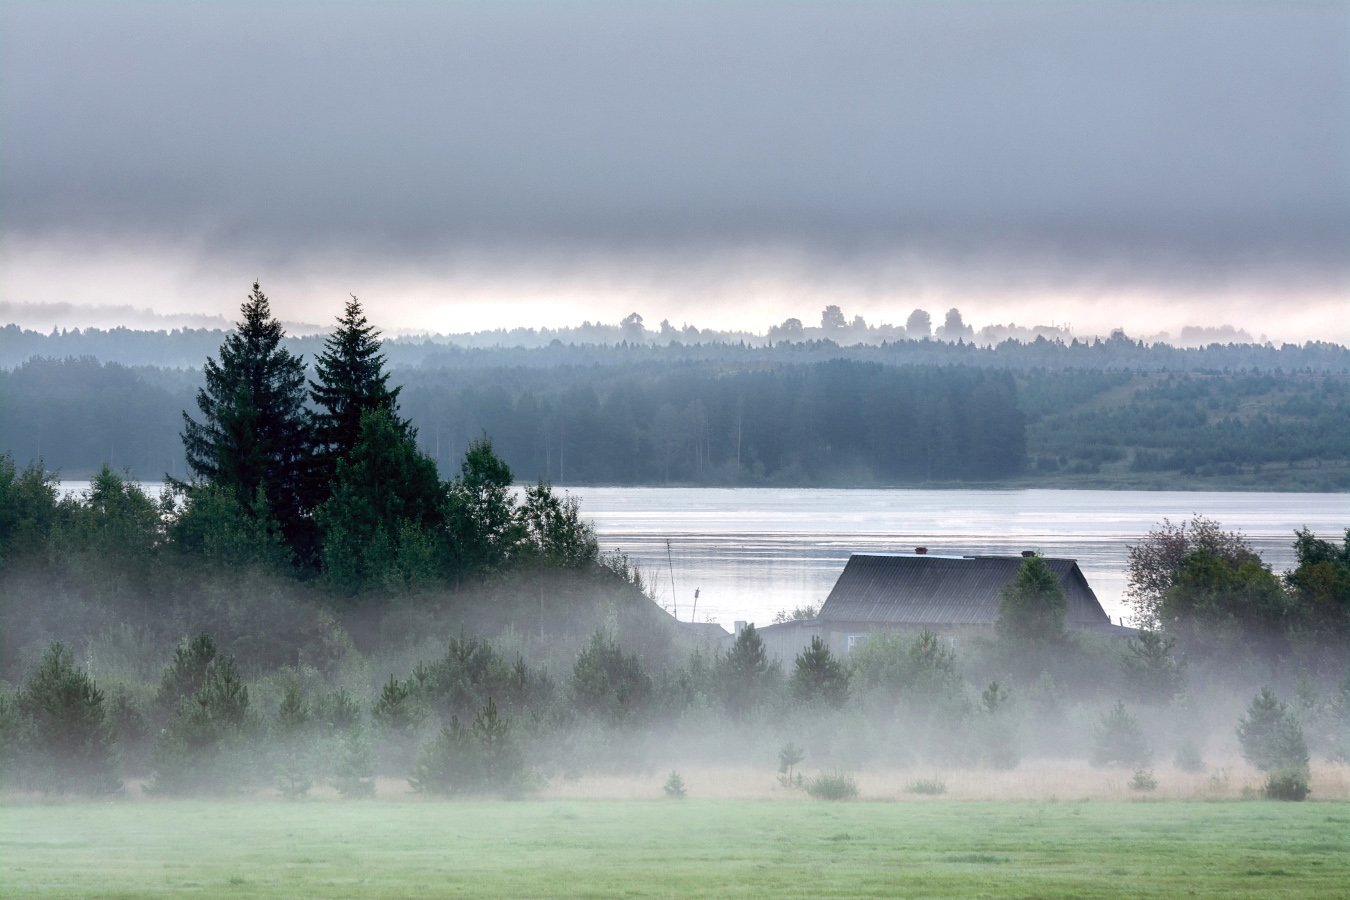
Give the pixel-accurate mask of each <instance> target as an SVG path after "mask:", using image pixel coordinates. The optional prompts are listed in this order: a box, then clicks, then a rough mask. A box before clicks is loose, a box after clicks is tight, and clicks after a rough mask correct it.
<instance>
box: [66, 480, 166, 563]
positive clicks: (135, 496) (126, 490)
mask: <svg viewBox="0 0 1350 900" xmlns="http://www.w3.org/2000/svg"><path fill="white" fill-rule="evenodd" d="M161 511H162V510H161V508H160V506H159V504H157V503H156V502H155V501H154V500H151V499H150V498H149V497H147V496H146V495H145V492H144V491H142V490H141V488H140V485H138V484H135V483H134V482H129V481H127V480H125V479H124V478H122V476H121V475H118V474H117V473H116V472H114V471H112V470H111V469H109V468H108V467H107V466H104V467H103V468H102V469H100V470H99V473H98V474H97V475H96V476H95V477H94V479H93V481H91V482H90V484H89V489H88V490H87V491H85V492H84V495H83V496H82V497H80V498H78V499H76V498H71V497H67V498H65V499H63V500H62V501H61V512H62V516H61V523H60V525H59V526H58V527H57V529H56V532H55V535H54V538H55V540H56V542H57V547H58V550H59V552H60V553H61V554H63V555H65V556H69V557H87V558H89V559H90V561H91V562H93V563H94V564H96V565H100V566H102V567H104V574H105V578H113V579H115V580H116V586H117V587H119V588H121V587H123V585H122V584H121V580H122V579H123V578H136V577H143V576H144V574H145V572H146V570H147V569H148V568H149V566H150V565H151V563H152V561H153V559H154V556H155V551H156V548H157V547H158V545H159V544H160V542H161V541H162V540H163V537H164V534H163V522H162V520H161V515H160V514H161ZM126 587H129V585H126Z"/></svg>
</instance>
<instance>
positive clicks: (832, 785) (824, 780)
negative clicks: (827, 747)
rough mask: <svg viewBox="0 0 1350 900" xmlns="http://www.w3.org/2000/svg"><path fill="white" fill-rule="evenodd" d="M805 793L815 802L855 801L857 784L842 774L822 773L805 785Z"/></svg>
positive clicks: (849, 776) (851, 778) (848, 776)
mask: <svg viewBox="0 0 1350 900" xmlns="http://www.w3.org/2000/svg"><path fill="white" fill-rule="evenodd" d="M806 793H808V794H810V795H811V796H812V797H814V798H815V799H817V800H856V799H857V797H858V782H856V781H854V780H853V776H852V775H849V774H846V773H844V772H834V773H831V774H829V775H826V774H824V773H822V774H820V775H817V776H816V777H815V778H812V779H811V780H810V781H808V782H807V783H806Z"/></svg>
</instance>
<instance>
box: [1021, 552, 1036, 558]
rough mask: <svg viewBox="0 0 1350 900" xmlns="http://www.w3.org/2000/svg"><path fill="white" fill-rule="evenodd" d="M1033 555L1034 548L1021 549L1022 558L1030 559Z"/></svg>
mask: <svg viewBox="0 0 1350 900" xmlns="http://www.w3.org/2000/svg"><path fill="white" fill-rule="evenodd" d="M1035 555H1036V551H1035V550H1023V551H1022V558H1023V559H1031V558H1032V557H1033V556H1035Z"/></svg>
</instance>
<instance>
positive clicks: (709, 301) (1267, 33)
mask: <svg viewBox="0 0 1350 900" xmlns="http://www.w3.org/2000/svg"><path fill="white" fill-rule="evenodd" d="M0 141H2V142H3V143H2V144H0V148H2V154H3V155H2V156H0V264H2V265H3V269H0V300H3V301H7V302H9V303H11V304H14V303H57V302H67V303H76V304H93V305H126V304H130V305H133V306H147V307H153V308H154V309H156V310H158V311H160V312H166V313H167V312H191V313H207V314H216V313H219V314H224V315H227V316H230V317H233V313H234V311H235V310H236V308H237V306H238V303H239V302H240V300H242V298H243V296H244V294H245V293H246V291H247V287H248V283H249V282H251V281H252V279H253V278H255V277H257V278H260V279H261V280H262V282H263V285H264V289H266V290H267V291H268V293H269V294H270V295H271V296H272V298H273V302H274V305H275V306H276V307H277V308H278V311H279V312H280V313H281V314H282V315H283V316H284V317H285V318H287V319H291V320H308V321H327V320H329V319H331V317H332V316H333V315H334V314H336V313H337V312H339V311H340V308H341V303H342V300H343V298H345V297H346V294H347V293H348V292H349V291H350V292H355V293H357V294H358V295H359V296H361V297H362V298H363V299H364V300H366V301H367V302H368V303H369V305H370V306H371V308H372V311H373V312H374V315H375V318H376V319H377V320H378V321H380V322H381V324H383V325H384V326H385V327H386V328H390V329H397V328H428V329H435V330H463V329H470V328H479V327H490V326H508V327H509V326H515V325H527V324H536V325H538V324H552V325H556V324H570V323H576V322H579V321H581V320H582V319H591V320H604V321H617V319H618V318H620V317H621V316H622V315H624V314H625V313H627V312H628V311H631V310H633V309H636V310H638V311H639V312H641V313H643V314H644V315H645V316H646V317H647V318H648V320H649V322H650V323H655V322H656V321H657V320H659V319H660V318H663V317H668V318H670V319H671V320H672V321H674V322H675V323H676V324H680V323H681V322H683V321H693V322H696V323H699V324H702V325H718V326H742V327H752V328H755V329H756V330H763V329H764V328H765V327H766V326H767V325H768V324H770V323H772V322H777V321H781V320H782V319H783V318H785V317H787V316H789V315H793V316H798V317H800V318H803V319H804V320H807V321H811V320H812V319H813V318H814V317H816V316H818V313H819V310H820V308H821V307H822V306H823V305H824V304H825V303H839V304H840V305H842V306H843V307H844V308H845V311H846V312H848V313H849V314H853V313H855V312H857V313H862V314H864V315H866V316H867V317H868V318H869V320H872V321H877V320H882V319H884V320H889V321H899V322H902V321H903V320H904V318H905V316H906V314H907V313H908V311H909V309H911V308H913V307H914V306H916V305H921V306H926V307H928V308H929V309H931V310H933V311H934V313H935V314H940V312H941V311H942V310H945V308H946V307H948V306H953V305H955V306H959V307H960V308H962V310H963V311H965V312H966V318H967V320H970V321H974V322H975V323H976V324H977V325H978V324H984V323H988V322H992V321H1009V320H1016V321H1017V322H1019V323H1020V324H1030V323H1032V322H1050V321H1055V322H1058V323H1065V322H1068V323H1070V324H1072V325H1074V326H1075V327H1076V328H1079V329H1080V330H1091V329H1097V330H1102V331H1104V330H1106V329H1109V328H1110V327H1113V326H1115V325H1123V326H1125V327H1126V328H1128V329H1129V330H1130V331H1131V332H1133V333H1149V332H1152V331H1157V330H1160V329H1163V328H1172V329H1174V330H1175V329H1176V328H1179V327H1180V326H1181V325H1182V324H1187V323H1196V324H1200V323H1216V322H1229V323H1232V324H1235V325H1239V326H1242V327H1245V328H1246V329H1247V330H1249V331H1251V332H1252V333H1253V334H1257V333H1268V334H1270V335H1271V336H1272V337H1274V338H1277V339H1281V338H1290V339H1304V338H1309V337H1334V338H1336V339H1338V340H1342V341H1350V315H1347V310H1348V309H1350V2H1315V3H1303V2H1295V0H1279V2H1268V3H1244V2H1237V0H1225V2H1212V3H1207V2H1193V3H1192V2H1182V0H1177V2H1138V3H1121V2H1092V3H1085V2H1074V3H1037V2H1023V3H1010V2H990V3H980V2H958V0H950V2H942V3H917V2H909V3H843V2H828V3H826V2H816V3H807V2H795V3H794V2H780V3H769V2H762V3H731V2H718V3H711V2H707V3H696V2H688V3H638V2H627V3H619V2H613V3H592V2H575V3H568V2H553V3H547V4H544V3H538V4H535V3H525V2H495V3H430V2H427V3H397V2H385V3H378V4H377V3H367V2H345V3H344V2H327V3H298V2H284V3H266V4H263V3H258V4H253V3H228V4H227V3H212V2H193V3H169V2H143V3H135V2H122V3H99V2H87V3H76V2H60V0H43V2H12V0H0Z"/></svg>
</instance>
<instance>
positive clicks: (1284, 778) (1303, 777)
mask: <svg viewBox="0 0 1350 900" xmlns="http://www.w3.org/2000/svg"><path fill="white" fill-rule="evenodd" d="M1263 790H1264V792H1265V795H1266V797H1267V798H1268V799H1270V800H1294V801H1298V800H1306V799H1307V797H1308V794H1309V788H1308V770H1307V769H1306V768H1302V767H1299V766H1290V767H1288V768H1283V769H1278V770H1276V771H1274V772H1271V773H1270V775H1268V776H1267V777H1266V784H1265V787H1264V789H1263Z"/></svg>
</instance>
